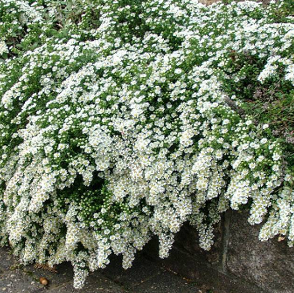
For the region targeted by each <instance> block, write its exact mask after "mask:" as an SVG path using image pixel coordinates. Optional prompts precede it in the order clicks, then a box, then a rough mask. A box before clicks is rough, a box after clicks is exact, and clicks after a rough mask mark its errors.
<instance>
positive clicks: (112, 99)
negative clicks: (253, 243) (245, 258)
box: [0, 0, 294, 288]
mask: <svg viewBox="0 0 294 293" xmlns="http://www.w3.org/2000/svg"><path fill="white" fill-rule="evenodd" d="M283 5H286V4H285V3H284V2H281V3H279V4H271V5H269V6H268V7H263V6H262V5H260V4H257V3H255V2H243V3H231V4H229V5H224V4H215V5H212V6H209V7H206V6H204V5H202V4H199V3H198V1H197V0H164V1H163V0H149V1H143V2H142V1H141V0H140V1H139V0H138V1H135V0H134V1H125V0H112V1H108V0H95V1H86V0H79V1H73V2H71V1H67V2H66V4H63V2H60V1H53V0H52V1H51V0H43V1H41V0H38V1H34V0H31V1H21V0H1V1H0V61H1V62H0V101H1V102H0V129H1V140H0V145H1V148H0V186H1V192H0V238H1V239H2V244H7V243H9V244H10V246H11V247H12V248H13V250H14V253H15V254H16V255H18V256H19V257H20V259H21V261H22V262H23V263H25V264H26V263H30V262H38V263H48V264H49V265H51V266H52V265H55V264H59V263H62V262H64V261H70V262H71V263H72V264H73V266H74V272H75V277H74V286H75V287H76V288H81V287H82V286H83V284H84V281H85V278H86V277H87V275H88V272H89V271H93V270H96V269H98V268H103V267H105V266H106V265H107V264H108V263H109V258H108V257H109V255H110V254H112V253H115V254H122V255H123V267H124V268H128V267H130V266H131V264H132V261H133V259H134V256H135V252H136V251H137V250H141V249H142V248H143V246H144V245H145V244H146V243H147V242H148V241H149V240H150V239H151V237H152V236H153V235H157V236H158V238H159V244H160V256H161V257H167V256H168V252H169V250H170V248H171V246H172V244H173V240H174V234H175V233H177V232H178V231H179V229H180V228H181V226H182V224H183V223H184V222H186V221H189V222H190V223H191V224H192V225H194V226H195V227H196V229H197V230H198V232H199V235H200V246H201V247H202V248H204V249H207V250H208V249H210V247H211V245H212V244H213V227H214V225H215V224H216V223H217V222H219V221H220V216H221V214H222V213H223V212H224V211H226V210H227V209H229V208H232V209H235V210H238V209H239V208H240V207H242V206H244V205H245V206H246V207H247V208H248V209H249V210H250V217H249V222H250V223H251V224H259V223H261V222H263V226H262V228H261V232H260V239H261V240H267V239H269V238H272V237H274V236H275V235H278V234H282V235H285V236H287V237H288V243H289V245H290V246H292V245H293V243H294V202H293V198H294V192H293V165H292V163H293V162H292V161H291V160H287V158H285V155H284V148H285V145H284V142H283V140H280V139H277V138H275V137H274V136H273V135H272V130H271V127H270V126H269V125H268V124H258V123H257V122H256V121H255V120H254V119H253V118H252V117H250V115H241V114H240V113H239V111H238V109H240V108H241V107H242V105H243V100H244V95H246V94H248V92H246V91H245V90H244V91H242V89H243V85H244V84H245V83H246V84H247V85H248V86H249V85H250V86H251V87H256V86H265V87H266V86H267V85H270V84H271V83H273V82H274V81H275V80H276V79H279V90H280V91H282V92H283V94H284V95H288V96H289V98H291V97H292V99H294V98H293V93H294V91H293V85H294V54H293V52H294V19H293V16H287V15H286V16H285V15H284V16H283V18H280V19H277V13H276V12H277V11H281V9H282V8H283ZM279 16H281V15H279ZM252 60H254V62H252ZM242 82H243V83H242ZM241 85H242V86H241ZM238 88H241V90H236V89H238ZM228 101H229V102H228ZM232 105H234V106H233V107H232Z"/></svg>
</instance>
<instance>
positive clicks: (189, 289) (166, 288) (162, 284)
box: [134, 271, 199, 293]
mask: <svg viewBox="0 0 294 293" xmlns="http://www.w3.org/2000/svg"><path fill="white" fill-rule="evenodd" d="M134 292H140V293H180V292H185V293H195V292H199V289H198V287H196V285H195V284H193V283H189V282H187V281H185V280H184V279H182V278H181V277H179V276H175V275H174V274H172V273H170V272H168V271H164V272H162V273H161V274H158V275H156V276H154V277H152V278H150V279H149V280H147V281H145V282H143V283H142V284H140V285H138V286H136V287H135V288H134Z"/></svg>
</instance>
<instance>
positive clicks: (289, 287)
mask: <svg viewBox="0 0 294 293" xmlns="http://www.w3.org/2000/svg"><path fill="white" fill-rule="evenodd" d="M247 219H248V213H246V212H234V213H232V219H231V227H230V236H229V246H228V257H227V267H228V270H229V271H230V272H232V273H233V274H234V275H236V276H238V277H240V278H242V279H245V280H247V281H248V282H251V283H254V284H256V285H258V286H259V287H261V288H263V289H264V290H265V291H266V292H269V293H293V292H294V262H293V259H294V249H293V248H290V247H288V246H287V243H285V241H282V242H278V241H277V238H275V239H272V240H270V241H267V242H261V241H260V240H259V239H258V233H259V230H260V226H250V225H249V223H248V222H247Z"/></svg>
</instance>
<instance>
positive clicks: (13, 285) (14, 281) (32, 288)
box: [0, 269, 45, 293]
mask: <svg viewBox="0 0 294 293" xmlns="http://www.w3.org/2000/svg"><path fill="white" fill-rule="evenodd" d="M44 290H45V288H44V286H42V285H41V284H40V283H38V282H37V280H35V279H34V278H32V277H31V276H29V275H27V274H25V273H24V272H23V271H22V270H19V269H16V270H14V271H7V272H6V273H4V274H2V275H0V292H3V293H33V292H40V293H41V292H43V291H44ZM44 292H45V291H44Z"/></svg>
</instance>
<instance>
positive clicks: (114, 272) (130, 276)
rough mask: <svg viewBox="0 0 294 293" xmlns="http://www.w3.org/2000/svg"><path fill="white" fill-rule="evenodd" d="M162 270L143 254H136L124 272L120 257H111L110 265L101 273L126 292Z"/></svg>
mask: <svg viewBox="0 0 294 293" xmlns="http://www.w3.org/2000/svg"><path fill="white" fill-rule="evenodd" d="M162 271H163V269H162V268H161V267H160V266H158V265H157V264H156V263H154V262H152V261H150V260H148V259H147V258H146V257H145V255H144V254H142V253H137V255H136V258H135V260H134V262H133V265H132V267H131V268H129V269H127V270H125V269H123V268H122V257H120V256H112V257H111V261H110V264H109V265H108V266H107V267H106V268H105V269H103V270H101V273H102V274H103V275H104V276H106V277H107V278H109V279H111V280H112V281H114V282H115V283H117V284H120V285H121V286H123V287H124V288H125V289H126V290H130V289H132V288H133V287H135V286H137V285H139V284H141V283H143V282H145V281H147V280H149V279H150V278H152V277H154V276H157V275H158V274H160V273H161V272H162Z"/></svg>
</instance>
